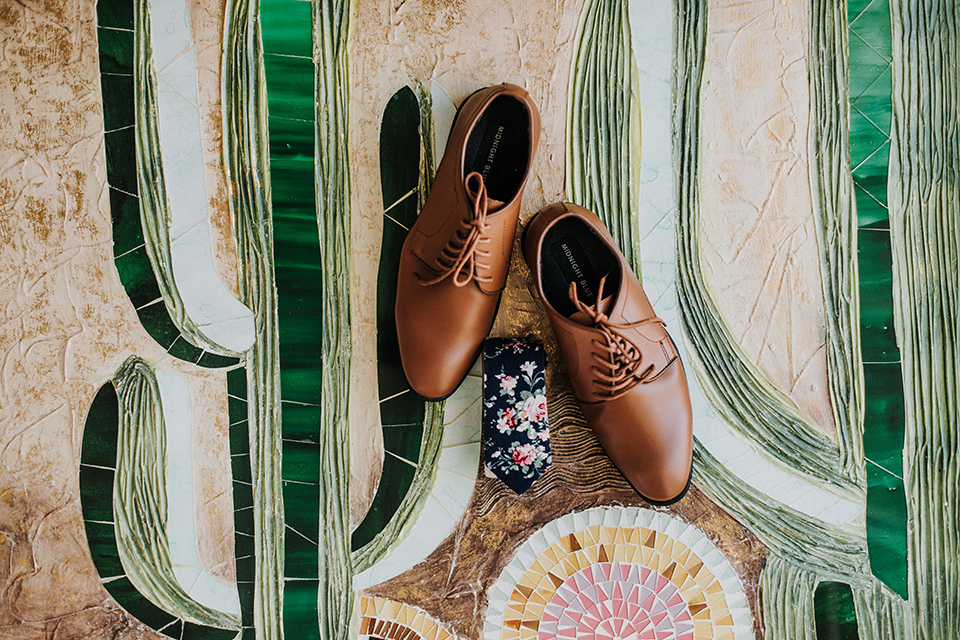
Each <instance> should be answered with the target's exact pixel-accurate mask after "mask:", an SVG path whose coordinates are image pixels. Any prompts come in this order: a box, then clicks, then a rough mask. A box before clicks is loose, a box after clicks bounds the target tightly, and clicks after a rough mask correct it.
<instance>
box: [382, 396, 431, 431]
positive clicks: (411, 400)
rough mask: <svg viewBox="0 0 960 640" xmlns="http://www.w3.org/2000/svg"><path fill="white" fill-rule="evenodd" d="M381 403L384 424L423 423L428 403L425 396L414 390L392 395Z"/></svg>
mask: <svg viewBox="0 0 960 640" xmlns="http://www.w3.org/2000/svg"><path fill="white" fill-rule="evenodd" d="M385 397H387V398H390V399H389V400H383V401H381V403H380V417H381V423H382V424H390V425H411V424H413V425H423V419H424V415H425V413H426V404H425V401H424V400H423V398H421V397H420V396H418V395H417V394H416V393H414V392H413V390H410V391H407V392H406V393H404V394H403V395H399V396H395V397H392V398H391V397H390V396H385ZM384 431H386V430H384Z"/></svg>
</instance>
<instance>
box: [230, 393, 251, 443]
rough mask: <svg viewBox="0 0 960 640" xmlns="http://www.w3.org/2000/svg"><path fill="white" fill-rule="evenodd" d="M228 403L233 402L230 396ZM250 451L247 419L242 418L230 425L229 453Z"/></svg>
mask: <svg viewBox="0 0 960 640" xmlns="http://www.w3.org/2000/svg"><path fill="white" fill-rule="evenodd" d="M230 404H231V405H232V404H233V399H232V398H231V402H230ZM248 453H250V434H249V431H248V430H247V421H246V420H243V421H241V422H238V423H236V424H232V425H230V454H231V455H237V454H244V455H245V454H248Z"/></svg>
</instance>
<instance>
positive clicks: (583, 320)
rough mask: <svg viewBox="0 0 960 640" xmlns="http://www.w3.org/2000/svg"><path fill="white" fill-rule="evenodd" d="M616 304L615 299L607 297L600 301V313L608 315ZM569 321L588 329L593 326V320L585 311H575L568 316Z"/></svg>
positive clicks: (610, 296)
mask: <svg viewBox="0 0 960 640" xmlns="http://www.w3.org/2000/svg"><path fill="white" fill-rule="evenodd" d="M614 302H616V300H615V298H614V297H613V296H612V295H609V296H607V297H606V298H604V299H603V300H601V301H600V313H603V314H606V315H607V316H609V315H610V312H611V311H613V304H614ZM570 319H571V320H573V321H574V322H576V323H577V324H583V325H586V326H588V327H592V326H593V318H591V317H590V315H589V314H587V313H586V312H585V311H577V312H575V313H573V314H571V315H570Z"/></svg>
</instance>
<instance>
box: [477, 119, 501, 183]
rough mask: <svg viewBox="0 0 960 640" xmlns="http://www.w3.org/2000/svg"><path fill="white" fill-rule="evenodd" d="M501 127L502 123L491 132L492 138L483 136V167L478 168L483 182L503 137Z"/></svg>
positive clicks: (491, 166)
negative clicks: (484, 144)
mask: <svg viewBox="0 0 960 640" xmlns="http://www.w3.org/2000/svg"><path fill="white" fill-rule="evenodd" d="M503 129H504V126H503V125H500V126H498V127H497V130H496V131H495V132H493V137H492V139H490V138H486V136H485V139H484V142H486V143H487V145H486V155H485V156H483V169H481V170H480V175H482V176H483V181H484V182H487V178H488V177H489V175H490V169H492V168H493V161H494V159H495V158H496V157H497V151H498V150H499V149H500V140H502V139H503Z"/></svg>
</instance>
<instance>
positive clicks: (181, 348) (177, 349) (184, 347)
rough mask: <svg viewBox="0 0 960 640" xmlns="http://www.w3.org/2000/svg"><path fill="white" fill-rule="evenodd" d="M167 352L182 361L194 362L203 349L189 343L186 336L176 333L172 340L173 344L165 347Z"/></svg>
mask: <svg viewBox="0 0 960 640" xmlns="http://www.w3.org/2000/svg"><path fill="white" fill-rule="evenodd" d="M167 353H169V354H170V355H171V356H173V357H174V358H177V359H178V360H182V361H183V362H190V363H194V364H196V362H197V361H198V360H199V359H200V357H201V356H202V355H203V349H201V348H200V347H197V346H195V345H192V344H190V343H189V342H188V341H187V339H186V338H184V337H183V336H182V335H178V336H177V339H176V340H174V341H173V344H171V345H170V346H169V347H167Z"/></svg>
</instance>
